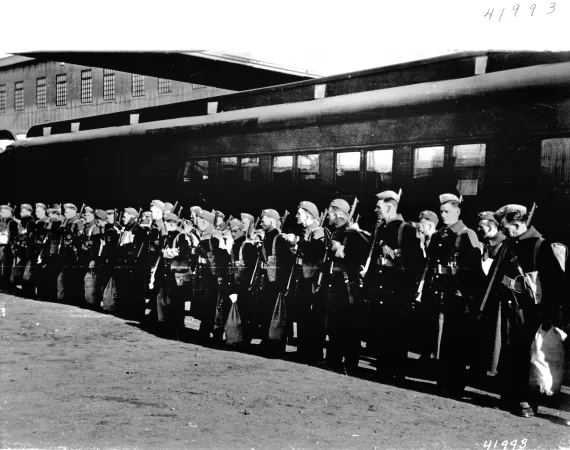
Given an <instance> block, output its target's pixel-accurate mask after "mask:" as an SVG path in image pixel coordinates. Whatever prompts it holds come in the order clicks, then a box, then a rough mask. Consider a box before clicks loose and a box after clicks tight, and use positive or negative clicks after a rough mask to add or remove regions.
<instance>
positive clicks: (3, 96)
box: [0, 84, 6, 112]
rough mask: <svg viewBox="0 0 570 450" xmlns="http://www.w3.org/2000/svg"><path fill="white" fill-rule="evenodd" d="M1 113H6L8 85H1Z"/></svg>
mask: <svg viewBox="0 0 570 450" xmlns="http://www.w3.org/2000/svg"><path fill="white" fill-rule="evenodd" d="M0 111H2V112H4V111H6V85H5V84H0Z"/></svg>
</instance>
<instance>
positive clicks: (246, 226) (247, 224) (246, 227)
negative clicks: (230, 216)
mask: <svg viewBox="0 0 570 450" xmlns="http://www.w3.org/2000/svg"><path fill="white" fill-rule="evenodd" d="M242 223H243V225H244V228H245V229H246V230H249V227H251V220H249V219H248V218H247V217H246V218H244V219H242Z"/></svg>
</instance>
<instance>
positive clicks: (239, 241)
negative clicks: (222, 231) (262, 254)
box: [229, 219, 258, 343]
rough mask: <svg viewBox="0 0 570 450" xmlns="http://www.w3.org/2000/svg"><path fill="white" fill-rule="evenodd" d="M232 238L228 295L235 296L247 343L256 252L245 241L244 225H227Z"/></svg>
mask: <svg viewBox="0 0 570 450" xmlns="http://www.w3.org/2000/svg"><path fill="white" fill-rule="evenodd" d="M229 227H230V232H231V234H232V238H233V244H232V249H231V253H230V258H231V269H230V273H231V276H230V293H232V294H236V295H237V302H238V310H239V313H240V318H241V321H242V325H243V330H244V339H245V341H246V342H247V343H249V342H251V339H252V333H253V330H252V324H251V320H252V317H253V313H254V310H255V303H254V300H255V296H254V293H253V292H252V291H251V289H250V287H251V280H252V278H253V271H254V269H255V267H256V263H257V258H258V251H257V248H256V246H255V245H254V243H253V242H252V241H249V240H248V239H247V237H248V236H247V234H246V230H247V229H246V227H245V224H244V223H243V222H242V221H240V220H238V219H232V220H231V221H230V224H229Z"/></svg>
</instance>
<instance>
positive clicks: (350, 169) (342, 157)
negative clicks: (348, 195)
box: [336, 152, 360, 191]
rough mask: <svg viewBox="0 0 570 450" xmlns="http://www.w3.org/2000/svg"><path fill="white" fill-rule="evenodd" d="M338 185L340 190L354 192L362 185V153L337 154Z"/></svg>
mask: <svg viewBox="0 0 570 450" xmlns="http://www.w3.org/2000/svg"><path fill="white" fill-rule="evenodd" d="M336 184H337V186H338V187H339V189H341V190H344V191H347V190H348V191H352V190H355V189H358V187H359V185H360V152H343V153H337V154H336Z"/></svg>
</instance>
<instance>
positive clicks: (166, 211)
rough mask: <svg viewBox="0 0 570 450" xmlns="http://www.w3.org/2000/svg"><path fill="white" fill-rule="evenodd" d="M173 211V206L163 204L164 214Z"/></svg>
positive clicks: (167, 203)
mask: <svg viewBox="0 0 570 450" xmlns="http://www.w3.org/2000/svg"><path fill="white" fill-rule="evenodd" d="M173 209H174V205H173V204H172V203H170V202H166V203H164V214H165V215H166V214H169V213H171V212H172V210H173Z"/></svg>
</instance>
